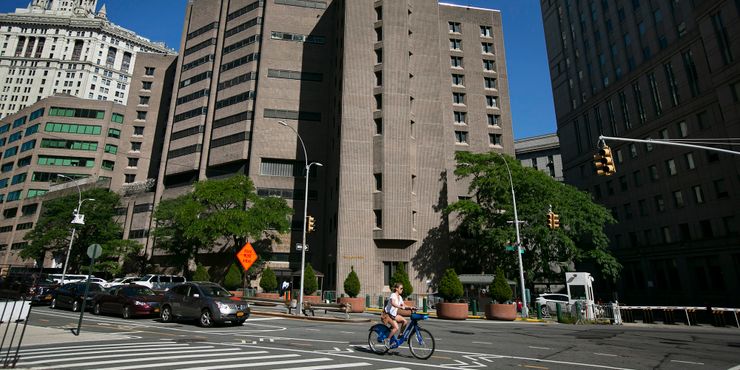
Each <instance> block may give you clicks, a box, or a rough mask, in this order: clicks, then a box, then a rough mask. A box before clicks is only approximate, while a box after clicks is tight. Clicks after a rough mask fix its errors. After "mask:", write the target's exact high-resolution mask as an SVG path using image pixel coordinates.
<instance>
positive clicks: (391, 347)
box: [388, 337, 401, 349]
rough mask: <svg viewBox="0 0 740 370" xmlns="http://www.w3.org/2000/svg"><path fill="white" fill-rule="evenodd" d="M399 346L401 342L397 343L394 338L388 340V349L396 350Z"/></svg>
mask: <svg viewBox="0 0 740 370" xmlns="http://www.w3.org/2000/svg"><path fill="white" fill-rule="evenodd" d="M400 345H401V342H399V341H398V339H396V337H393V338H391V340H390V347H388V348H390V349H394V348H398V346H400Z"/></svg>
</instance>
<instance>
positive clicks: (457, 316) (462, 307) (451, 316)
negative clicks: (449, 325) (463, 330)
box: [437, 302, 468, 320]
mask: <svg viewBox="0 0 740 370" xmlns="http://www.w3.org/2000/svg"><path fill="white" fill-rule="evenodd" d="M437 317H438V318H440V319H445V320H465V319H467V318H468V304H467V303H453V302H443V303H437Z"/></svg>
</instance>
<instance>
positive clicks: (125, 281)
mask: <svg viewBox="0 0 740 370" xmlns="http://www.w3.org/2000/svg"><path fill="white" fill-rule="evenodd" d="M136 280H139V277H138V276H129V277H122V278H115V279H113V280H111V282H110V286H111V287H114V286H118V285H126V284H131V283H135V281H136Z"/></svg>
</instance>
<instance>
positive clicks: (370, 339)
mask: <svg viewBox="0 0 740 370" xmlns="http://www.w3.org/2000/svg"><path fill="white" fill-rule="evenodd" d="M388 333H390V330H389V329H388V327H387V326H385V325H382V324H376V325H374V326H373V327H372V328H370V334H368V336H367V345H368V346H369V347H370V350H371V351H373V352H375V353H377V354H379V355H382V354H384V353H386V352H388V347H386V346H385V343H383V340H384V339H385V338H388Z"/></svg>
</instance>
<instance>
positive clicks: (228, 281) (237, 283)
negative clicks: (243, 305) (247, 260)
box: [224, 263, 242, 290]
mask: <svg viewBox="0 0 740 370" xmlns="http://www.w3.org/2000/svg"><path fill="white" fill-rule="evenodd" d="M241 286H242V270H241V269H240V268H239V267H238V266H237V265H236V263H232V264H231V266H229V271H227V272H226V277H224V288H226V289H228V290H236V289H238V288H239V287H241Z"/></svg>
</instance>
